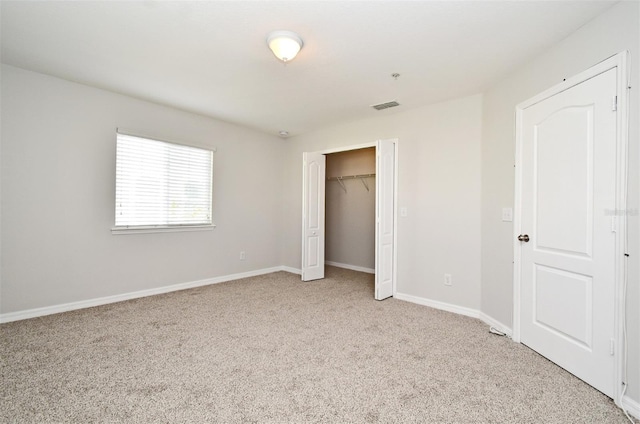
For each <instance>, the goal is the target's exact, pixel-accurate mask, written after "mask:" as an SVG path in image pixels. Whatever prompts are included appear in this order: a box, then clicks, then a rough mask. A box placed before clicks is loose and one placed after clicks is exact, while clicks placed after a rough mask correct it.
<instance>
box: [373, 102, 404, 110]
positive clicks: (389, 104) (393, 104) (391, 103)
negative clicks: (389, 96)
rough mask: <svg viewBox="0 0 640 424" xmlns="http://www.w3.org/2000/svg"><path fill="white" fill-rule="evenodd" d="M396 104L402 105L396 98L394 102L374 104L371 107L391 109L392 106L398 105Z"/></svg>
mask: <svg viewBox="0 0 640 424" xmlns="http://www.w3.org/2000/svg"><path fill="white" fill-rule="evenodd" d="M396 106H400V103H398V102H396V101H395V100H394V101H392V102H387V103H380V104H379V105H372V106H371V107H372V108H374V109H375V110H382V109H389V108H390V107H396Z"/></svg>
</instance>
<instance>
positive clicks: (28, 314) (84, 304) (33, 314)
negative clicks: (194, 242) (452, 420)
mask: <svg viewBox="0 0 640 424" xmlns="http://www.w3.org/2000/svg"><path fill="white" fill-rule="evenodd" d="M277 271H286V272H291V273H293V274H300V270H296V269H295V268H289V267H285V266H277V267H273V268H264V269H258V270H255V271H248V272H241V273H238V274H230V275H223V276H221V277H213V278H207V279H205V280H198V281H190V282H186V283H179V284H173V285H171V286H164V287H157V288H153V289H147V290H140V291H136V292H131V293H123V294H117V295H113V296H106V297H99V298H97V299H89V300H81V301H78V302H70V303H64V304H62V305H53V306H45V307H43V308H35V309H27V310H24V311H17V312H9V313H6V314H0V323H5V322H12V321H19V320H23V319H29V318H37V317H42V316H45V315H52V314H58V313H61V312H68V311H75V310H77V309H84V308H92V307H94V306H100V305H106V304H109V303H116V302H122V301H125V300H131V299H137V298H140V297H147V296H153V295H156V294H163V293H170V292H174V291H178V290H185V289H192V288H195V287H201V286H208V285H211V284H218V283H224V282H227V281H232V280H239V279H241V278H248V277H255V276H258V275H264V274H270V273H272V272H277Z"/></svg>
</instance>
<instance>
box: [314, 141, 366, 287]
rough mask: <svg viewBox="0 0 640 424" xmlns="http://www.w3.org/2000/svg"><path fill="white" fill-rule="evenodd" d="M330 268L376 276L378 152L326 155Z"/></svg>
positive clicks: (328, 263)
mask: <svg viewBox="0 0 640 424" xmlns="http://www.w3.org/2000/svg"><path fill="white" fill-rule="evenodd" d="M326 163H327V182H326V188H325V261H324V263H325V264H326V265H332V266H337V267H340V268H347V269H352V270H355V271H361V272H367V273H370V274H375V266H376V257H375V253H376V245H375V243H376V179H375V176H376V149H375V147H367V148H364V149H356V150H348V151H345V152H337V153H330V154H328V155H326Z"/></svg>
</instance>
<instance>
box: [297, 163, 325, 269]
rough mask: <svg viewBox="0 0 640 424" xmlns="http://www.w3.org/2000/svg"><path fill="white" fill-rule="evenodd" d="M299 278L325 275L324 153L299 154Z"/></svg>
mask: <svg viewBox="0 0 640 424" xmlns="http://www.w3.org/2000/svg"><path fill="white" fill-rule="evenodd" d="M302 163H303V173H302V184H303V186H302V187H303V188H302V203H303V204H302V281H311V280H318V279H321V278H324V233H325V228H324V227H325V222H324V213H325V179H326V178H325V174H326V157H325V155H323V154H321V153H303V157H302Z"/></svg>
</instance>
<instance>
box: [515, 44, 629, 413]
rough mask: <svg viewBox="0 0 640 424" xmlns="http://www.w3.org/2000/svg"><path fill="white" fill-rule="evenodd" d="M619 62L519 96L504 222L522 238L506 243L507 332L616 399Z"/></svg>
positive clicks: (622, 148)
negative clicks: (510, 275) (509, 214)
mask: <svg viewBox="0 0 640 424" xmlns="http://www.w3.org/2000/svg"><path fill="white" fill-rule="evenodd" d="M623 56H624V55H623ZM607 62H609V63H607ZM624 62H625V60H624V57H620V55H618V56H616V57H614V58H612V59H610V60H608V61H605V62H603V63H601V64H599V65H596V66H595V67H593V68H591V69H590V70H588V71H585V72H584V73H582V74H580V75H578V76H576V77H574V78H572V79H570V80H569V81H567V82H565V83H563V84H561V85H559V86H557V87H554V88H553V89H551V90H548V91H546V92H545V93H542V94H541V95H539V96H536V97H535V98H534V99H532V100H530V101H528V102H525V104H523V105H520V106H519V107H518V109H517V124H516V125H517V138H518V140H517V148H516V151H517V155H516V170H517V177H516V222H515V225H514V229H515V231H516V236H519V235H523V236H524V234H526V235H528V237H529V241H528V242H525V241H519V242H516V246H515V251H514V253H515V255H514V256H515V266H514V340H515V341H520V342H522V343H524V344H526V345H528V346H529V347H531V348H533V349H534V350H536V351H538V352H539V353H541V354H542V355H544V356H546V357H547V358H549V359H550V360H551V361H553V362H555V363H556V364H558V365H560V366H562V367H563V368H565V369H567V370H568V371H570V372H571V373H573V374H575V375H576V376H578V377H579V378H581V379H583V380H584V381H586V382H587V383H589V384H590V385H592V386H593V387H595V388H597V389H598V390H600V391H602V392H603V393H605V394H606V395H608V396H611V397H613V398H614V399H616V402H617V403H618V402H619V399H618V397H619V395H620V381H621V371H620V370H621V361H620V357H621V356H622V355H619V354H618V355H617V356H616V354H617V353H618V352H617V351H618V350H619V348H620V346H621V343H620V342H621V337H622V336H621V333H620V319H621V317H620V313H619V312H620V305H619V303H617V301H618V302H619V299H617V296H618V294H619V293H620V288H621V287H622V284H621V277H620V274H621V273H620V269H621V268H620V266H621V264H622V259H621V257H622V251H623V248H624V244H623V237H621V236H620V234H623V233H622V232H623V231H624V224H625V223H624V217H620V216H617V215H618V214H617V213H616V211H618V210H624V203H625V198H624V190H623V189H622V186H624V185H625V184H626V180H625V169H624V163H625V155H626V144H625V142H626V140H624V139H623V138H622V137H621V136H620V133H621V132H622V131H618V129H621V128H622V127H623V126H624V121H625V119H624V116H621V115H622V114H620V113H619V112H620V107H621V106H622V104H621V103H622V101H624V100H626V96H625V93H626V91H625V87H622V88H621V86H622V85H626V84H624V82H626V79H625V78H624V77H623V75H624V72H621V71H622V70H623V69H624V67H623V66H622V64H624ZM621 68H622V69H621ZM621 92H622V94H621Z"/></svg>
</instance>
